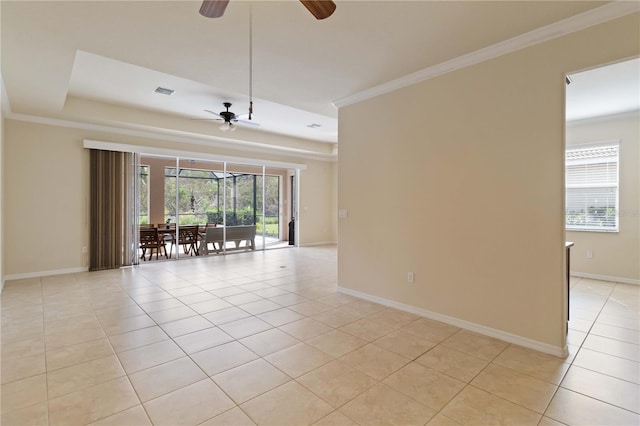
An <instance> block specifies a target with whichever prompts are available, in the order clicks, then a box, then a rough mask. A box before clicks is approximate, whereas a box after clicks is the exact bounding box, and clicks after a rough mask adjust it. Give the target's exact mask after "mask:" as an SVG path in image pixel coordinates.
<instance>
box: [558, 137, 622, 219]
mask: <svg viewBox="0 0 640 426" xmlns="http://www.w3.org/2000/svg"><path fill="white" fill-rule="evenodd" d="M618 151H619V144H618V143H617V142H612V143H606V144H597V145H589V146H580V147H577V148H572V149H568V150H567V151H566V163H565V167H566V175H565V184H566V203H565V212H566V228H567V229H568V230H584V231H617V230H618V164H619V161H618V158H619V155H618Z"/></svg>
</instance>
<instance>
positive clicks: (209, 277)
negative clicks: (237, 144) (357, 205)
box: [1, 247, 640, 426]
mask: <svg viewBox="0 0 640 426" xmlns="http://www.w3.org/2000/svg"><path fill="white" fill-rule="evenodd" d="M639 311H640V287H638V286H632V285H625V284H615V283H609V282H599V281H593V280H587V279H572V290H571V315H572V320H571V322H570V335H569V341H570V350H571V355H570V356H569V357H568V358H567V359H559V358H556V357H553V356H550V355H545V354H542V353H539V352H535V351H532V350H529V349H525V348H522V347H518V346H515V345H511V344H508V343H506V342H502V341H499V340H496V339H493V338H488V337H485V336H480V335H477V334H474V333H471V332H468V331H465V330H460V329H458V328H456V327H452V326H450V325H446V324H442V323H438V322H435V321H431V320H428V319H425V318H421V317H418V316H415V315H412V314H408V313H406V312H401V311H397V310H394V309H390V308H386V307H384V306H381V305H377V304H375V303H371V302H368V301H364V300H359V299H355V298H353V297H350V296H346V295H343V294H340V293H337V292H336V249H335V247H317V248H292V249H286V250H274V251H269V252H254V253H246V254H237V255H232V256H225V257H220V256H217V257H209V258H204V259H187V260H183V261H179V262H162V263H154V264H150V263H148V264H144V265H141V266H139V267H135V268H129V269H122V270H117V271H105V272H94V273H79V274H72V275H64V276H51V277H45V278H34V279H25V280H20V281H13V282H8V283H7V284H6V286H5V289H4V291H3V293H2V370H1V373H2V374H1V378H2V396H1V398H2V419H1V420H2V424H3V425H6V426H8V425H31V424H33V425H46V424H51V425H85V424H96V425H98V424H100V425H146V424H158V425H163V424H166V425H183V424H184V425H198V424H206V425H252V424H266V425H269V424H270V425H305V424H318V425H353V424H360V425H376V424H383V425H388V424H402V425H424V424H429V425H457V424H462V425H481V424H507V425H527V424H531V425H536V424H541V425H557V424H561V423H564V424H571V425H593V424H603V425H611V424H629V425H638V424H639V423H640V416H639V413H640V402H639V401H640V397H639V394H638V391H639V387H640V374H639V365H640V346H639V345H640V325H639V324H640V317H639Z"/></svg>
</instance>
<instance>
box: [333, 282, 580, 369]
mask: <svg viewBox="0 0 640 426" xmlns="http://www.w3.org/2000/svg"><path fill="white" fill-rule="evenodd" d="M338 292H340V293H344V294H348V295H350V296H354V297H357V298H359V299H365V300H368V301H370V302H375V303H378V304H380V305H384V306H389V307H390V308H395V309H398V310H401V311H405V312H409V313H412V314H415V315H420V316H421V317H425V318H429V319H432V320H435V321H440V322H443V323H445V324H449V325H453V326H455V327H459V328H463V329H465V330H469V331H473V332H474V333H478V334H483V335H485V336H489V337H494V338H496V339H500V340H503V341H505V342H509V343H513V344H514V345H519V346H524V347H525V348H529V349H533V350H536V351H539V352H544V353H547V354H550V355H554V356H557V357H560V358H566V357H567V356H568V355H569V351H568V349H567V347H566V346H565V347H564V348H562V347H559V346H553V345H549V344H547V343H542V342H538V341H537V340H532V339H528V338H526V337H522V336H518V335H516V334H511V333H507V332H505V331H502V330H497V329H495V328H491V327H486V326H484V325H480V324H475V323H472V322H469V321H465V320H461V319H459V318H454V317H450V316H447V315H442V314H438V313H436V312H431V311H427V310H425V309H421V308H417V307H415V306H411V305H406V304H404V303H400V302H396V301H394V300H389V299H385V298H382V297H378V296H372V295H370V294H367V293H361V292H359V291H356V290H351V289H348V288H344V287H340V286H338Z"/></svg>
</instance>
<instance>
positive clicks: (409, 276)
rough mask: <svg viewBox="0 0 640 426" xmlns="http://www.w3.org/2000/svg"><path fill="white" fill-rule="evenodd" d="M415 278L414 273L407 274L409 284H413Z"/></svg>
mask: <svg viewBox="0 0 640 426" xmlns="http://www.w3.org/2000/svg"><path fill="white" fill-rule="evenodd" d="M414 278H415V277H414V276H413V272H407V282H408V283H413V282H414Z"/></svg>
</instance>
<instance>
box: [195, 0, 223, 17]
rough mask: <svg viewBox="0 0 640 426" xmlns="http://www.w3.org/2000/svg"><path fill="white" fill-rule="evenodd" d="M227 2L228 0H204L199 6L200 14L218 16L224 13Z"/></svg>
mask: <svg viewBox="0 0 640 426" xmlns="http://www.w3.org/2000/svg"><path fill="white" fill-rule="evenodd" d="M228 4H229V0H204V1H203V2H202V6H200V15H202V16H206V17H207V18H219V17H221V16H222V15H224V11H225V9H226V8H227V5H228Z"/></svg>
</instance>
